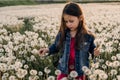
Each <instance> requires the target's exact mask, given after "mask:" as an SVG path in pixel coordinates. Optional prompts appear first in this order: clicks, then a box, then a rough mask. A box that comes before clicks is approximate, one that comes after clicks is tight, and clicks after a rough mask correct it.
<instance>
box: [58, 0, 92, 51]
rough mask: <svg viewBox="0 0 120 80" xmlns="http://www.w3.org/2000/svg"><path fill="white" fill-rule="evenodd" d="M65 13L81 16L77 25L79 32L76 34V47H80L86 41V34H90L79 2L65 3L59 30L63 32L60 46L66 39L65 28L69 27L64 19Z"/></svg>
mask: <svg viewBox="0 0 120 80" xmlns="http://www.w3.org/2000/svg"><path fill="white" fill-rule="evenodd" d="M64 14H68V15H72V16H76V17H78V18H80V19H81V20H80V21H79V25H78V27H77V33H76V35H75V49H80V44H81V43H83V42H84V41H85V37H84V36H85V34H90V35H93V34H91V33H89V32H88V30H87V27H86V26H85V20H84V16H83V12H82V9H81V7H80V6H79V5H78V4H77V3H73V2H69V3H67V4H66V5H65V7H64V9H63V12H62V17H61V25H60V30H59V32H60V33H61V37H60V41H59V44H58V47H59V48H61V47H62V46H63V45H64V43H63V42H64V40H65V35H66V34H65V30H66V29H67V27H66V25H65V21H64V17H63V16H64Z"/></svg>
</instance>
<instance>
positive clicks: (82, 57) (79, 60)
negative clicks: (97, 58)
mask: <svg viewBox="0 0 120 80" xmlns="http://www.w3.org/2000/svg"><path fill="white" fill-rule="evenodd" d="M85 37H86V38H87V40H86V42H84V43H83V48H82V49H80V50H75V70H76V71H77V73H78V75H79V76H81V75H83V74H84V72H83V71H82V67H83V66H87V67H89V53H91V54H92V55H93V51H94V48H95V47H96V46H95V44H94V37H92V36H91V35H86V36H85ZM59 39H60V33H58V34H57V36H56V39H55V42H54V43H53V44H52V45H51V46H50V47H49V55H51V54H54V53H56V52H58V51H59V50H58V49H57V44H58V41H59ZM70 41H71V36H70V33H69V31H68V32H67V33H66V40H65V44H64V49H63V51H62V56H61V58H60V59H59V63H58V66H57V67H58V69H59V70H60V71H61V72H62V73H64V74H69V72H68V60H69V55H70Z"/></svg>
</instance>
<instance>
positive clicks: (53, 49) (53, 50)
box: [48, 32, 60, 55]
mask: <svg viewBox="0 0 120 80" xmlns="http://www.w3.org/2000/svg"><path fill="white" fill-rule="evenodd" d="M59 39H60V32H59V33H58V34H57V36H56V38H55V41H54V43H53V44H52V45H50V46H49V54H48V55H51V54H54V53H57V52H58V51H59V49H58V48H57V45H58V42H59Z"/></svg>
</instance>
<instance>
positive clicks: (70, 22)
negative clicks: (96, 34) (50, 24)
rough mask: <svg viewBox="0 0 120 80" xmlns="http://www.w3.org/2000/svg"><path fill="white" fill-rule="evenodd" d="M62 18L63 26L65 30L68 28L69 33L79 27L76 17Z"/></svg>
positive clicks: (67, 16)
mask: <svg viewBox="0 0 120 80" xmlns="http://www.w3.org/2000/svg"><path fill="white" fill-rule="evenodd" d="M63 18H64V21H65V25H66V27H67V28H69V29H70V30H71V31H77V27H78V25H79V18H78V17H76V16H72V15H68V14H64V16H63Z"/></svg>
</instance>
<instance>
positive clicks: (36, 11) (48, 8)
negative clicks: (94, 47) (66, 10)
mask: <svg viewBox="0 0 120 80" xmlns="http://www.w3.org/2000/svg"><path fill="white" fill-rule="evenodd" d="M64 5H65V4H50V5H47V4H44V5H34V6H9V7H0V80H56V76H57V75H58V74H60V73H61V72H60V70H57V69H56V68H54V66H53V64H52V60H53V58H52V56H48V57H40V56H39V55H38V50H39V49H40V48H41V47H48V46H49V45H50V44H51V43H52V42H53V41H54V39H55V36H56V34H57V32H58V29H59V25H60V18H61V12H62V9H63V7H64ZM81 6H82V9H83V12H84V16H85V20H86V24H87V26H88V27H89V29H90V30H91V31H92V32H94V33H95V34H96V36H97V37H96V40H95V43H96V44H99V45H100V52H101V54H100V56H98V57H95V58H94V60H95V63H94V60H92V59H91V56H90V57H89V59H90V63H91V64H90V67H89V68H87V67H85V66H84V67H83V71H84V72H85V74H86V75H87V76H88V78H89V80H120V3H101V4H100V3H96V4H95V3H90V4H81ZM46 54H47V53H46ZM76 76H77V73H76V72H75V71H72V72H71V73H70V75H69V77H68V78H63V79H62V80H75V79H74V77H76Z"/></svg>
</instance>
